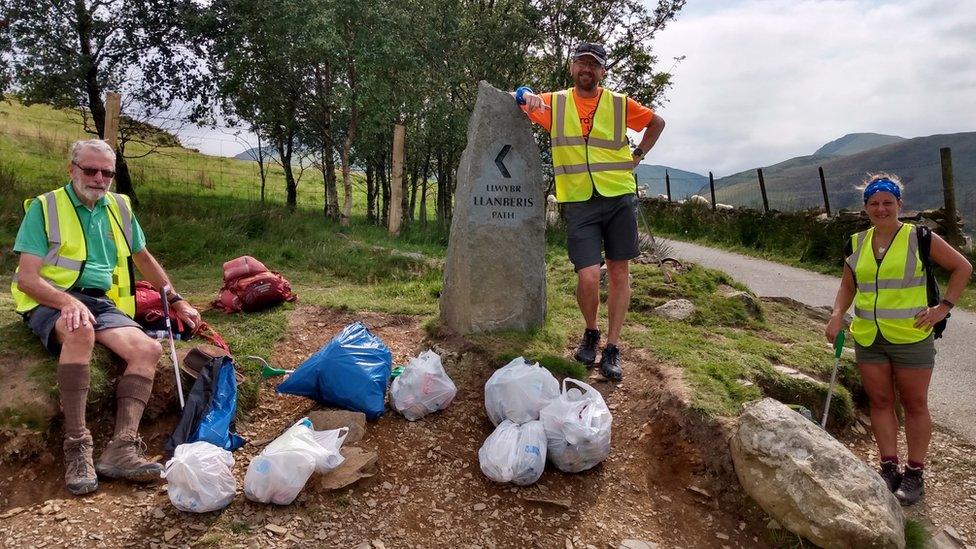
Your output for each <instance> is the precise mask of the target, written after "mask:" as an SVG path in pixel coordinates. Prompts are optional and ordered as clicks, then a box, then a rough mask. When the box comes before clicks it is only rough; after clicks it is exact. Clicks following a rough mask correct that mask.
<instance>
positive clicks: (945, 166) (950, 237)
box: [939, 147, 966, 249]
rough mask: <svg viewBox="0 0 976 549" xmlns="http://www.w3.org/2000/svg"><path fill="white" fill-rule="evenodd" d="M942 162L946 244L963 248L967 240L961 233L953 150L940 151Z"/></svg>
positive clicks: (944, 149) (942, 149) (947, 148)
mask: <svg viewBox="0 0 976 549" xmlns="http://www.w3.org/2000/svg"><path fill="white" fill-rule="evenodd" d="M939 156H940V157H941V160H942V196H943V198H944V201H945V219H946V242H948V243H949V244H951V245H952V246H954V247H955V248H956V249H960V248H962V246H963V245H965V243H966V240H965V239H964V238H963V237H962V234H961V233H960V232H959V212H958V210H956V189H955V182H954V181H953V178H952V149H950V148H949V147H943V148H941V149H939Z"/></svg>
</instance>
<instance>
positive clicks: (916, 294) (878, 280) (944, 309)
mask: <svg viewBox="0 0 976 549" xmlns="http://www.w3.org/2000/svg"><path fill="white" fill-rule="evenodd" d="M903 189H904V187H903V186H902V184H901V182H900V181H899V180H898V178H897V177H895V176H892V175H888V174H885V173H879V174H872V175H870V176H869V178H868V180H867V181H865V185H864V187H863V198H864V211H865V212H867V214H868V218H869V219H870V220H871V228H870V229H868V230H866V231H863V232H860V233H857V234H855V235H852V236H851V240H850V241H849V242H848V245H847V249H846V251H845V254H844V256H845V257H846V258H847V259H846V261H845V264H844V275H843V277H842V278H841V284H840V289H839V290H838V291H837V298H836V299H835V300H834V310H833V314H831V316H830V321H828V323H827V329H826V336H827V340H828V341H830V342H831V343H833V342H834V338H835V337H837V333H838V332H840V330H842V329H843V323H844V313H846V312H847V310H848V309H849V308H850V306H851V305H852V304H853V305H854V320H853V321H852V322H851V325H850V332H851V335H852V336H853V337H854V355H855V359H856V360H857V367H858V370H860V372H861V380H862V385H863V386H864V391H865V392H866V393H867V395H868V400H869V402H870V406H871V429H872V431H874V439H875V442H877V444H878V450H879V452H880V454H881V467H880V471H879V472H880V474H881V477H882V478H883V479H884V480H885V482H886V483H887V485H888V488H889V489H890V490H891V491H892V492H894V494H895V496H896V497H897V498H898V500H899V501H900V502H901V504H902V505H911V504H913V503H915V502H916V501H918V499H919V498H921V497H922V495H924V493H925V488H924V482H923V480H922V472H923V470H924V464H925V455H926V453H927V452H928V445H929V440H930V439H931V436H932V418H931V416H930V415H929V409H928V401H927V399H928V389H929V381H930V379H931V377H932V368H933V367H934V366H935V344H934V336H933V326H935V325H936V324H939V322H941V321H942V320H943V319H945V317H946V316H947V315H948V314H949V310H950V309H952V307H953V304H954V303H955V302H956V300H958V299H959V296H960V295H961V294H962V292H963V290H964V289H965V287H966V284H967V282H968V281H969V277H970V276H971V274H972V271H973V267H972V265H970V264H969V261H967V260H966V258H965V257H964V256H963V255H962V254H960V253H959V252H958V251H956V250H955V249H953V248H952V246H949V245H948V244H947V243H946V242H945V240H943V239H942V238H941V237H939V235H937V234H935V233H933V232H931V231H929V230H928V228H927V227H922V226H919V227H916V226H915V225H912V224H910V223H902V222H901V221H899V220H898V213H899V211H900V210H901V207H902V199H901V198H902V192H903ZM926 243H929V244H930V248H929V250H930V251H929V258H930V259H931V261H932V262H933V263H935V264H938V265H939V266H940V267H942V268H943V269H945V270H946V271H948V272H949V273H950V276H949V283H948V285H947V287H946V292H945V299H942V300H941V302H940V303H936V304H934V305H933V304H932V303H929V293H928V291H927V290H928V287H927V284H928V275H927V272H926V271H927V270H926V269H925V266H924V265H923V259H922V257H923V256H922V255H921V251H922V250H923V248H924V246H925V245H926ZM896 386H897V387H898V394H899V395H900V399H901V404H902V407H903V408H904V410H905V439H906V442H907V446H908V463H907V464H906V466H905V468H904V471H902V470H901V468H900V467H899V464H898V418H897V417H896V416H895V387H896Z"/></svg>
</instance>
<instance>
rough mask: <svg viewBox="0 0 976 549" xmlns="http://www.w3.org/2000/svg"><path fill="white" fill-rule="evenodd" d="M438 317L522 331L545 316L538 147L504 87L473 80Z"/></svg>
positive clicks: (463, 326)
mask: <svg viewBox="0 0 976 549" xmlns="http://www.w3.org/2000/svg"><path fill="white" fill-rule="evenodd" d="M454 203H455V206H454V218H453V219H452V221H451V235H450V240H449V241H448V246H447V260H446V261H445V265H444V288H443V290H442V291H441V298H440V309H441V320H442V321H443V322H444V324H446V325H447V326H449V327H450V328H452V329H453V330H455V331H457V332H459V333H462V334H467V333H472V332H493V331H497V330H520V331H525V330H528V329H531V328H533V327H536V326H539V325H541V324H542V322H543V320H544V319H545V315H546V266H545V206H546V199H545V188H544V185H543V177H542V165H541V160H540V159H539V148H538V146H537V145H536V144H535V139H533V137H532V128H531V126H530V123H529V121H528V119H527V118H526V116H525V114H524V113H523V112H522V111H521V110H520V109H519V108H518V107H517V106H516V105H515V100H514V99H513V98H512V96H511V95H510V94H509V93H508V92H504V91H501V90H498V89H496V88H494V87H492V86H491V85H490V84H488V83H487V82H481V83H480V84H478V99H477V102H476V103H475V107H474V112H472V113H471V118H470V120H469V121H468V144H467V147H466V148H465V149H464V153H463V154H462V155H461V164H460V166H459V167H458V174H457V189H456V191H455V194H454Z"/></svg>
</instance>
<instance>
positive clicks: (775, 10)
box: [644, 0, 976, 177]
mask: <svg viewBox="0 0 976 549" xmlns="http://www.w3.org/2000/svg"><path fill="white" fill-rule="evenodd" d="M646 1H649V2H653V0H646ZM654 50H655V52H656V54H657V55H658V58H659V63H660V67H661V68H662V69H667V68H668V67H669V66H671V63H672V58H674V57H678V56H682V55H683V56H686V58H685V59H684V60H683V61H681V62H680V63H678V64H677V66H676V67H675V69H674V71H673V73H674V87H673V88H672V89H671V91H670V92H669V94H668V98H669V101H668V102H667V103H666V104H665V105H664V106H663V107H662V108H661V109H659V110H658V112H659V113H660V114H661V116H662V117H663V118H664V119H665V121H666V122H667V128H666V129H665V132H664V135H663V136H662V137H661V140H660V141H659V142H658V145H657V147H655V149H654V150H653V151H652V152H651V154H650V155H649V156H648V158H647V159H645V161H644V162H645V163H648V164H664V165H667V166H672V167H675V168H681V169H685V170H689V171H694V172H698V173H702V174H707V173H708V171H709V170H711V171H713V172H714V173H715V175H716V177H718V176H720V175H728V174H730V173H734V172H737V171H741V170H744V169H749V168H754V167H758V166H765V165H769V164H774V163H776V162H779V161H781V160H785V159H787V158H791V157H794V156H799V155H804V154H811V153H813V152H814V151H815V150H816V149H817V148H819V147H820V146H821V145H823V144H825V143H827V142H829V141H832V140H834V139H837V138H839V137H841V136H843V135H845V134H848V133H853V132H876V133H885V134H893V135H899V136H902V137H918V136H924V135H932V134H938V133H955V132H962V131H976V0H898V1H883V0H846V1H815V0H688V5H687V6H686V8H685V9H684V10H682V12H681V13H680V14H679V16H678V20H677V21H676V22H673V23H672V24H671V25H670V26H669V27H668V28H666V29H665V30H664V31H663V32H661V33H659V34H658V36H657V37H656V39H655V42H654Z"/></svg>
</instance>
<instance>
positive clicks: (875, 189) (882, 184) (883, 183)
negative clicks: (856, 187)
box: [864, 179, 901, 204]
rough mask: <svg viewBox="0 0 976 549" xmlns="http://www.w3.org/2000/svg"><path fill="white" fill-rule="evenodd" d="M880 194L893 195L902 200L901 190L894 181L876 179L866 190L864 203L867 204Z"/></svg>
mask: <svg viewBox="0 0 976 549" xmlns="http://www.w3.org/2000/svg"><path fill="white" fill-rule="evenodd" d="M879 192H886V193H891V194H893V195H895V198H897V199H898V200H901V189H899V188H898V185H895V182H894V181H892V180H890V179H876V180H874V181H872V182H871V184H870V185H868V186H867V187H865V188H864V203H865V204H867V202H868V199H869V198H871V197H872V196H874V195H875V194H876V193H879Z"/></svg>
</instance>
